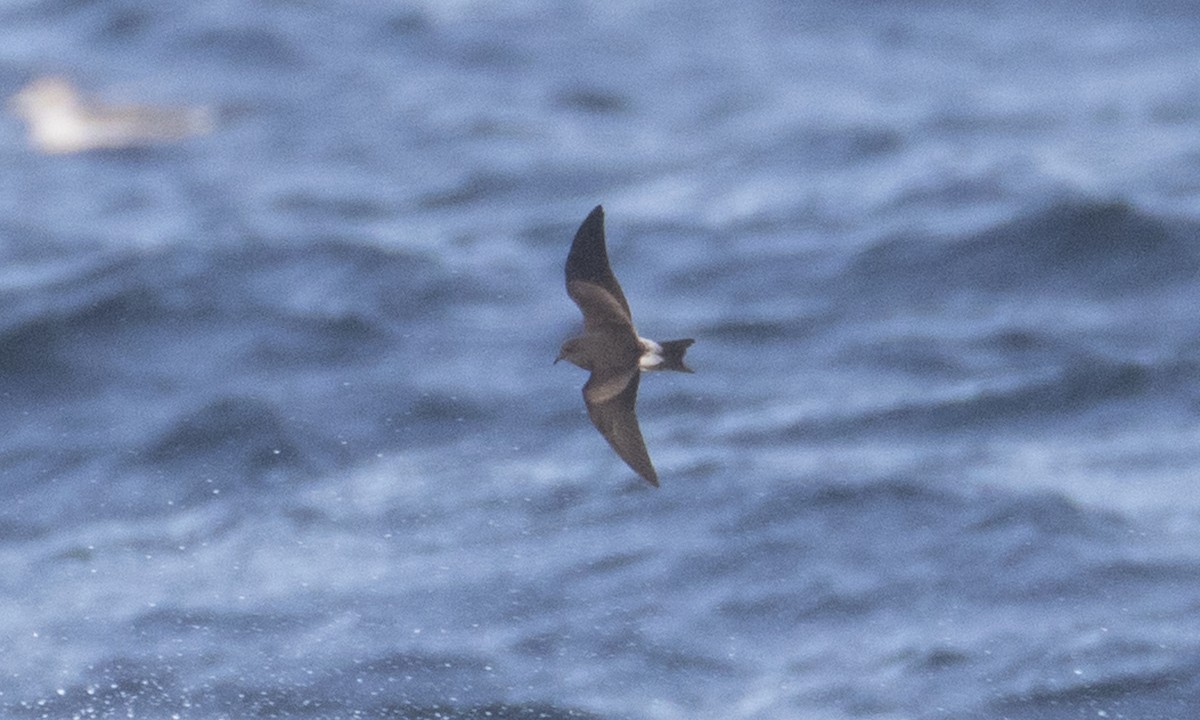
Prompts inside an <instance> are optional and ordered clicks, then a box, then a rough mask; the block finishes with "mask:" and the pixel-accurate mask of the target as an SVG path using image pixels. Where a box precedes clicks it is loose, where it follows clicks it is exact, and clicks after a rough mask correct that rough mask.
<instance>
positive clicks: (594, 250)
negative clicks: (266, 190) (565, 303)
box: [566, 205, 633, 318]
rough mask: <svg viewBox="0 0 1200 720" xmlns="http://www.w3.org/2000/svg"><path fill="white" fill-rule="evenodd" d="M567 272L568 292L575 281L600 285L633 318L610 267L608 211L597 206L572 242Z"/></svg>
mask: <svg viewBox="0 0 1200 720" xmlns="http://www.w3.org/2000/svg"><path fill="white" fill-rule="evenodd" d="M566 271H567V288H568V291H569V290H570V286H571V283H572V282H576V281H580V280H582V281H583V282H587V283H591V284H593V285H597V286H599V287H601V288H603V289H604V290H605V291H607V292H608V294H609V295H612V296H613V298H614V299H615V300H616V301H617V303H618V304H619V305H620V306H621V309H622V310H624V311H625V317H628V318H632V317H633V314H632V313H630V312H629V303H628V301H626V300H625V293H623V292H621V286H620V285H619V284H618V283H617V278H616V276H615V275H613V271H612V268H611V267H609V265H608V250H607V249H606V248H605V245H604V208H603V207H602V206H600V205H597V206H596V207H595V209H594V210H592V212H591V213H589V214H588V216H587V218H586V219H585V220H584V221H583V224H582V225H580V226H579V230H577V231H576V232H575V239H574V240H573V241H572V242H571V252H569V253H568V254H567V267H566ZM572 297H574V295H572ZM576 302H578V300H576Z"/></svg>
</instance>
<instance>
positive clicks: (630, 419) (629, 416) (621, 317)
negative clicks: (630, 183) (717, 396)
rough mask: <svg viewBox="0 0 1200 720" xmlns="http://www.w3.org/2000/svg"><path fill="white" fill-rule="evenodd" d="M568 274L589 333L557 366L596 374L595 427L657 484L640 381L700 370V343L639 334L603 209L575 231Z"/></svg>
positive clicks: (590, 401)
mask: <svg viewBox="0 0 1200 720" xmlns="http://www.w3.org/2000/svg"><path fill="white" fill-rule="evenodd" d="M566 272H567V295H570V296H571V299H572V300H574V301H575V304H576V305H578V306H579V309H580V311H581V312H582V313H583V335H580V336H579V337H574V338H571V339H570V340H567V341H566V342H564V343H563V344H562V349H561V350H560V351H559V353H558V358H557V359H556V360H555V361H554V362H558V361H559V360H567V361H568V362H571V363H573V364H575V365H578V366H579V367H581V368H583V369H584V370H587V371H589V372H590V373H591V377H589V378H588V381H587V383H586V384H585V385H584V386H583V403H584V405H586V406H587V411H588V417H589V418H591V419H592V424H593V425H595V426H596V429H597V430H599V431H600V434H601V435H603V436H604V439H605V440H607V441H608V444H609V445H611V446H612V449H613V450H616V451H617V455H620V456H621V459H622V460H624V461H625V463H626V464H627V465H629V467H631V468H633V470H634V472H636V473H637V474H638V475H641V476H642V477H643V478H644V479H645V480H646V481H647V482H649V483H650V484H651V485H654V486H655V487H657V486H658V473H656V472H655V471H654V465H653V464H652V463H651V462H650V455H649V454H648V453H647V452H646V443H645V441H644V440H642V431H641V429H640V428H639V427H638V419H637V407H636V406H637V391H638V380H639V378H640V377H641V373H642V372H643V371H649V370H676V371H679V372H687V373H690V372H692V369H691V368H689V367H688V366H687V365H685V364H684V362H683V355H684V353H685V352H687V349H688V347H690V346H691V344H692V343H694V342H695V340H692V339H690V338H689V339H686V340H667V341H664V342H661V343H657V342H654V341H653V340H647V339H646V338H644V337H640V336H639V335H638V334H637V330H635V329H634V327H633V316H632V315H631V314H630V312H629V303H628V302H627V301H626V300H625V294H624V293H623V292H621V286H620V285H618V284H617V278H616V276H614V275H613V272H612V268H610V267H609V265H608V251H607V250H606V249H605V246H604V208H603V207H602V206H600V205H597V206H596V208H595V209H594V210H592V212H591V213H590V214H588V216H587V218H586V219H585V220H584V221H583V224H582V225H580V226H579V230H578V231H577V232H576V233H575V240H574V241H573V242H572V243H571V252H570V253H568V254H567V267H566Z"/></svg>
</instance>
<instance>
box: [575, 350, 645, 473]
mask: <svg viewBox="0 0 1200 720" xmlns="http://www.w3.org/2000/svg"><path fill="white" fill-rule="evenodd" d="M639 376H640V372H639V371H638V369H637V367H636V366H635V367H634V368H633V369H632V370H628V371H626V372H621V373H609V374H602V373H599V372H594V373H592V376H591V377H590V378H588V381H587V384H586V385H584V386H583V402H584V404H585V405H587V411H588V417H590V418H591V419H592V424H593V425H595V426H596V429H597V430H599V431H600V434H601V435H603V436H604V439H605V440H607V441H608V444H609V445H611V446H612V449H613V450H616V451H617V455H620V456H621V459H622V460H624V461H625V464H627V465H628V466H629V467H631V468H633V470H634V472H636V473H637V474H638V475H641V476H642V477H643V478H645V480H646V482H648V483H650V484H651V485H654V486H655V487H657V486H658V473H656V472H654V465H653V464H651V462H650V455H649V453H647V452H646V442H645V441H644V440H642V431H641V429H640V428H639V427H638V419H637V390H638V379H639Z"/></svg>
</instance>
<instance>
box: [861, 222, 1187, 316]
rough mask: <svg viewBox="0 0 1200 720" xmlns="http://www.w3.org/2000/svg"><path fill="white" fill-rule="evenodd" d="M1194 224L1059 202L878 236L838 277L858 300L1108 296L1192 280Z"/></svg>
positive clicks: (1150, 289)
mask: <svg viewBox="0 0 1200 720" xmlns="http://www.w3.org/2000/svg"><path fill="white" fill-rule="evenodd" d="M1198 232H1200V228H1197V227H1196V226H1195V225H1193V224H1191V223H1187V222H1184V221H1179V220H1167V219H1163V218H1159V217H1155V216H1154V215H1152V214H1149V213H1148V212H1146V211H1143V210H1140V209H1138V208H1136V207H1135V206H1133V205H1131V204H1129V203H1124V202H1096V201H1063V202H1060V203H1057V204H1055V205H1052V206H1050V207H1048V208H1044V209H1040V210H1037V211H1034V212H1031V213H1029V214H1027V215H1026V216H1024V217H1021V218H1017V219H1015V220H1013V221H1011V222H1008V223H1005V224H1003V225H1000V226H998V227H995V228H992V229H990V230H987V231H984V232H982V233H979V234H977V235H974V236H971V237H967V238H963V239H958V240H950V241H930V240H926V239H916V238H911V237H899V238H893V239H889V240H886V241H884V242H881V243H879V244H876V245H874V246H872V247H870V248H868V249H867V250H865V251H863V252H862V253H861V254H860V255H859V256H858V257H857V258H856V259H855V260H854V261H853V263H852V264H851V266H850V267H849V269H848V271H847V273H846V274H845V277H844V278H843V279H844V280H849V281H850V282H849V283H848V285H847V286H846V291H847V292H849V293H851V295H850V297H851V299H852V298H854V297H859V298H860V299H859V300H858V302H859V303H860V304H861V303H862V302H878V301H880V300H881V299H885V298H886V299H887V300H889V301H897V300H903V301H909V302H912V301H929V300H932V299H934V298H936V299H938V301H939V302H944V301H945V294H946V293H954V294H963V293H967V294H972V295H978V294H987V293H1000V294H1004V293H1016V292H1020V293H1028V292H1038V293H1048V294H1070V293H1080V294H1084V295H1088V296H1093V297H1101V298H1108V297H1113V296H1116V295H1118V294H1124V293H1129V292H1137V291H1153V290H1157V289H1159V288H1161V287H1162V286H1164V285H1169V284H1178V283H1182V282H1188V281H1190V280H1192V279H1193V278H1194V277H1195V276H1196V274H1197V272H1198V271H1200V251H1197V249H1196V248H1195V244H1194V242H1193V241H1192V239H1193V238H1194V237H1196V235H1197V233H1198Z"/></svg>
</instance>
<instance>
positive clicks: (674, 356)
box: [655, 338, 696, 373]
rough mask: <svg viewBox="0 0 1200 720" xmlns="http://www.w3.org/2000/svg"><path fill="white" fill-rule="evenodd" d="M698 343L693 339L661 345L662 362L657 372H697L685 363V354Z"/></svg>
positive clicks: (671, 341) (670, 341)
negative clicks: (693, 344)
mask: <svg viewBox="0 0 1200 720" xmlns="http://www.w3.org/2000/svg"><path fill="white" fill-rule="evenodd" d="M694 342H696V341H695V340H693V339H692V338H687V339H686V340H666V341H663V342H661V343H659V345H660V346H661V347H662V362H661V363H659V365H658V367H657V368H655V370H677V371H679V372H686V373H690V372H695V371H694V370H692V369H691V368H690V367H688V366H687V365H686V364H685V363H684V362H683V354H684V353H686V352H687V349H688V348H690V347H691V346H692V343H694Z"/></svg>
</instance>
